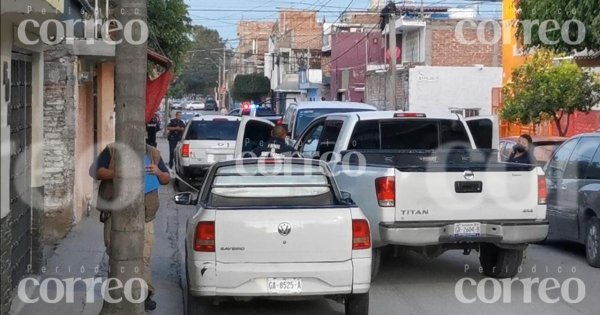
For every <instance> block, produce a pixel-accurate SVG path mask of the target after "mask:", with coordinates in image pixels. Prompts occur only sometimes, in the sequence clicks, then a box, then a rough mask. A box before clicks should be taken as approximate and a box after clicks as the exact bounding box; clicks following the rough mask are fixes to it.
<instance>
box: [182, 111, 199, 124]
mask: <svg viewBox="0 0 600 315" xmlns="http://www.w3.org/2000/svg"><path fill="white" fill-rule="evenodd" d="M196 115H197V113H182V114H181V120H183V121H185V122H186V123H187V122H188V121H190V120H191V119H192V118H194V116H196Z"/></svg>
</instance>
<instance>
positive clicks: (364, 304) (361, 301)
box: [344, 293, 369, 315]
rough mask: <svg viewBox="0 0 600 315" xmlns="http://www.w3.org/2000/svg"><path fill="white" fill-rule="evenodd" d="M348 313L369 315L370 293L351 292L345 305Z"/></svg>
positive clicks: (350, 314)
mask: <svg viewBox="0 0 600 315" xmlns="http://www.w3.org/2000/svg"><path fill="white" fill-rule="evenodd" d="M344 308H345V312H344V314H346V315H368V314H369V293H361V294H350V295H348V296H347V297H346V302H345V305H344Z"/></svg>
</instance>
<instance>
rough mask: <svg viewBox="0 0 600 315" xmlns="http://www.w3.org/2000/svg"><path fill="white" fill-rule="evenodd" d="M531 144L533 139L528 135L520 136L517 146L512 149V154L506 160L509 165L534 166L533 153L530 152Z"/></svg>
mask: <svg viewBox="0 0 600 315" xmlns="http://www.w3.org/2000/svg"><path fill="white" fill-rule="evenodd" d="M532 143H533V139H532V138H531V136H530V135H528V134H522V135H521V136H520V137H519V140H518V141H517V144H515V145H514V147H513V149H512V153H511V154H510V157H509V158H508V161H507V162H509V163H519V164H535V158H534V157H533V155H532V154H533V153H532V152H531V145H532Z"/></svg>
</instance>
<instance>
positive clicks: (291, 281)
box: [267, 278, 302, 294]
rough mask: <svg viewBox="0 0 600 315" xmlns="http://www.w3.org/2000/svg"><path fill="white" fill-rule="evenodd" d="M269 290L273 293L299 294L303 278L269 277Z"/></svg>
mask: <svg viewBox="0 0 600 315" xmlns="http://www.w3.org/2000/svg"><path fill="white" fill-rule="evenodd" d="M267 285H268V292H269V293H273V294H298V293H301V292H302V280H301V279H296V278H269V279H267Z"/></svg>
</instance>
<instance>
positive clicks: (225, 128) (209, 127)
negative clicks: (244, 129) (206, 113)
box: [185, 120, 240, 140]
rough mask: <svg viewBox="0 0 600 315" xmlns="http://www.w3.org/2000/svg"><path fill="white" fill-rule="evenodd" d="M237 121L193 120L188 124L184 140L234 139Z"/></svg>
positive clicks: (237, 125) (238, 124)
mask: <svg viewBox="0 0 600 315" xmlns="http://www.w3.org/2000/svg"><path fill="white" fill-rule="evenodd" d="M239 127H240V122H239V121H229V120H212V121H210V120H202V121H193V122H192V124H191V125H190V128H189V130H188V133H187V135H186V136H185V139H186V140H236V138H237V133H238V129H239Z"/></svg>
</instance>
